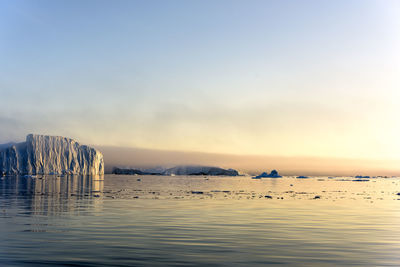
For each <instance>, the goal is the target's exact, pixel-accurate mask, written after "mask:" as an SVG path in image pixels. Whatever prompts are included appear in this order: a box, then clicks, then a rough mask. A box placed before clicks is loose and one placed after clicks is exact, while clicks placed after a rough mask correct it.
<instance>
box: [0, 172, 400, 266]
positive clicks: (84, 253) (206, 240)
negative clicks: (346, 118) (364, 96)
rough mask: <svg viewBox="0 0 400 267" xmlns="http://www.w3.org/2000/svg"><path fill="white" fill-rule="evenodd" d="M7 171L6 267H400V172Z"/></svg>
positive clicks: (1, 229) (0, 251)
mask: <svg viewBox="0 0 400 267" xmlns="http://www.w3.org/2000/svg"><path fill="white" fill-rule="evenodd" d="M359 180H360V179H355V178H352V177H311V178H309V179H297V178H295V177H283V178H264V179H252V178H251V177H248V176H239V177H211V176H174V177H170V176H124V175H121V176H117V175H105V176H104V177H100V178H99V177H94V178H91V177H82V176H65V177H57V176H45V177H2V178H0V266H21V265H26V266H51V265H66V266H67V265H68V266H168V265H173V266H179V265H181V266H204V265H207V266H253V265H254V266H256V265H267V264H269V265H279V266H332V265H342V266H345V265H359V266H399V265H400V195H397V194H398V193H399V192H400V179H399V178H371V179H361V181H359Z"/></svg>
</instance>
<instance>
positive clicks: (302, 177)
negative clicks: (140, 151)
mask: <svg viewBox="0 0 400 267" xmlns="http://www.w3.org/2000/svg"><path fill="white" fill-rule="evenodd" d="M296 178H298V179H307V178H310V177H308V176H304V175H300V176H297V177H296Z"/></svg>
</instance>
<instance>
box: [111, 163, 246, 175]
mask: <svg viewBox="0 0 400 267" xmlns="http://www.w3.org/2000/svg"><path fill="white" fill-rule="evenodd" d="M113 174H127V175H135V174H137V175H169V176H175V175H210V176H217V175H218V176H238V175H239V172H238V171H236V170H234V169H223V168H219V167H210V166H190V165H189V166H186V165H183V166H176V167H173V168H169V169H162V168H157V169H147V170H140V169H129V168H128V169H123V168H114V169H113Z"/></svg>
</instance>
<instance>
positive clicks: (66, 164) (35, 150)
mask: <svg viewBox="0 0 400 267" xmlns="http://www.w3.org/2000/svg"><path fill="white" fill-rule="evenodd" d="M0 174H3V175H19V174H29V175H32V174H81V175H102V174H104V160H103V155H102V154H101V153H100V152H99V151H98V150H96V149H94V148H91V147H88V146H85V145H80V144H79V143H78V142H76V141H74V140H73V139H70V138H65V137H61V136H47V135H33V134H29V135H28V136H27V137H26V142H22V143H10V144H8V145H2V146H0Z"/></svg>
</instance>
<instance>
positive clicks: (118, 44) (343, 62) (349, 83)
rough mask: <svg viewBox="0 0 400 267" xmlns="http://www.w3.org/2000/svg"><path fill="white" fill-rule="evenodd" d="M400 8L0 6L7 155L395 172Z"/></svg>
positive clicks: (2, 128)
mask: <svg viewBox="0 0 400 267" xmlns="http://www.w3.org/2000/svg"><path fill="white" fill-rule="evenodd" d="M399 47H400V1H390V0H385V1H367V0H360V1H350V0H345V1H321V0H316V1H284V0H283V1H281V0H279V1H278V0H276V1H219V0H213V1H203V0H202V1H183V0H182V1H111V0H110V1H97V0H96V1H70V0H68V1H35V0H31V1H19V0H15V1H14V0H13V1H11V0H10V1H5V0H0V103H1V104H0V142H7V141H12V140H14V141H19V140H23V139H24V137H25V135H26V134H27V133H31V132H32V133H42V134H52V135H63V136H69V137H73V138H76V139H77V140H79V141H81V142H85V143H89V144H97V145H118V146H130V147H143V148H153V149H173V150H190V151H206V152H217V153H234V154H255V155H282V156H317V157H319V156H324V157H325V156H328V157H354V158H381V159H382V158H387V159H400V49H399Z"/></svg>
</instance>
